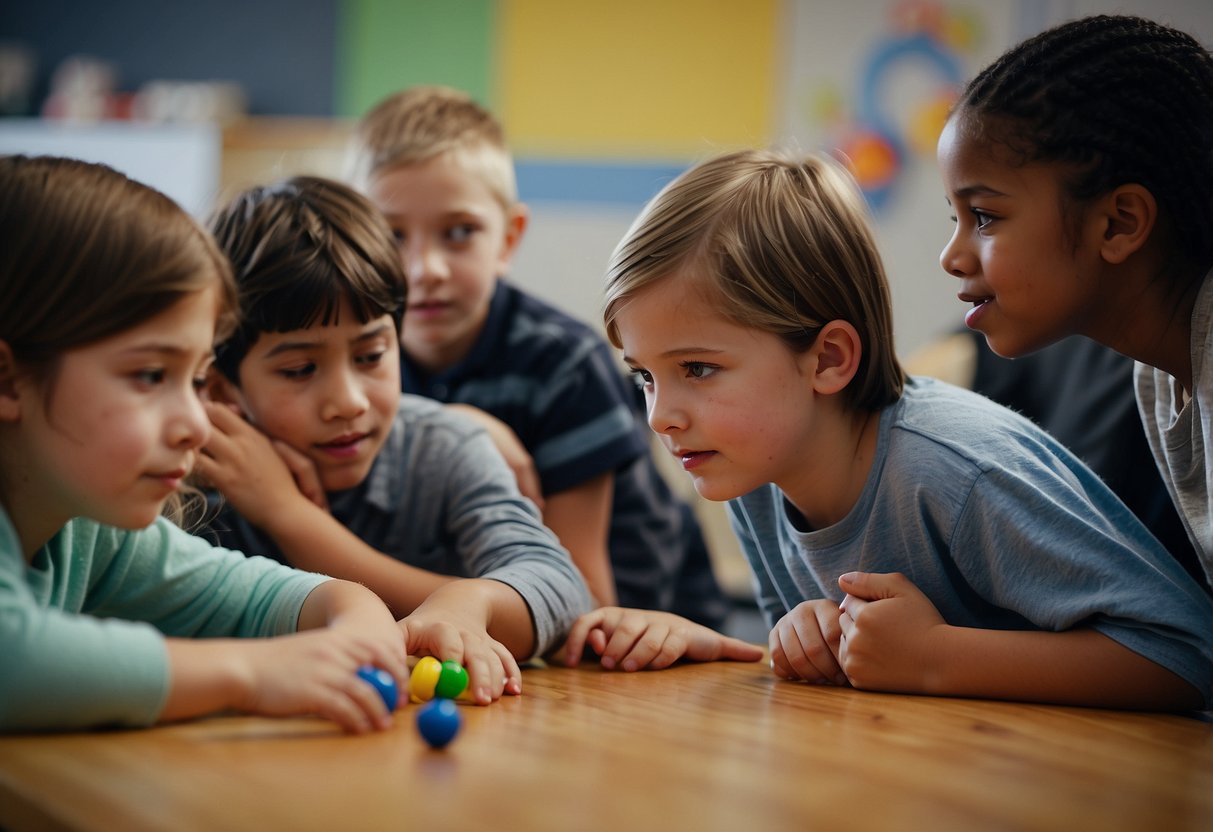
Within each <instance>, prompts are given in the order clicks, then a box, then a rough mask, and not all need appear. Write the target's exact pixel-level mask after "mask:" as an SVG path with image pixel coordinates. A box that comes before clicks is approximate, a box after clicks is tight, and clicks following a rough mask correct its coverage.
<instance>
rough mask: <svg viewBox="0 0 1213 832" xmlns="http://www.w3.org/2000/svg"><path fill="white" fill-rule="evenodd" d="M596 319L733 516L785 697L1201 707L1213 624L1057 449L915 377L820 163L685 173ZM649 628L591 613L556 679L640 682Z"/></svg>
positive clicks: (851, 192) (868, 250)
mask: <svg viewBox="0 0 1213 832" xmlns="http://www.w3.org/2000/svg"><path fill="white" fill-rule="evenodd" d="M604 319H605V323H606V326H607V331H608V334H609V335H610V337H611V339H612V341H613V342H614V343H615V344H616V345H617V346H618V347H620V348H621V349H622V350H623V356H624V360H625V361H626V363H627V364H628V365H629V366H630V367H632V369H633V371H634V372H635V373H636V376H637V377H638V379H639V380H640V382H641V383H642V385H643V387H644V392H645V397H646V401H647V404H648V419H649V424H650V426H651V427H652V428H653V430H654V431H656V432H657V433H658V435H659V436H660V437H661V441H662V443H663V444H664V445H665V447H666V448H667V450H668V452H669V453H671V454H672V455H673V456H674V457H675V458H676V459H677V460H678V461H679V463H680V464H681V465H682V467H683V468H684V469H685V470H686V472H687V474H688V475H689V476H690V477H691V479H692V481H693V482H694V484H695V488H696V490H697V491H698V492H699V493H700V494H701V495H703V496H704V497H706V498H708V499H711V500H721V501H728V503H729V512H730V516H731V519H732V522H733V527H734V530H735V532H736V534H737V536H738V539H739V540H740V542H741V545H742V548H743V550H744V551H745V553H746V556H747V558H748V559H749V562H750V566H751V571H752V574H753V578H754V583H755V586H756V588H757V594H758V599H759V604H760V606H761V609H762V611H763V613H764V614H765V616H766V619H767V622H768V624H769V625H770V626H771V628H772V629H771V634H770V639H769V647H770V654H771V661H772V667H773V669H774V671H775V673H776V675H778V676H780V677H782V678H786V679H798V680H804V681H807V682H810V683H815V684H829V685H851V686H854V687H857V688H863V689H869V690H886V691H900V692H907V693H923V694H934V695H948V696H973V697H987V698H999V699H1021V700H1031V701H1042V702H1057V703H1066V704H1076V705H1093V706H1105V707H1120V708H1146V709H1166V710H1171V709H1188V708H1202V707H1207V706H1208V703H1209V701H1210V696H1211V694H1213V634H1211V633H1210V629H1209V626H1208V622H1209V621H1210V620H1213V617H1211V616H1213V601H1210V599H1209V597H1208V596H1207V595H1206V594H1205V593H1204V592H1203V591H1202V590H1201V589H1200V587H1199V586H1197V584H1196V583H1195V582H1194V581H1193V580H1192V578H1191V577H1190V576H1189V575H1188V574H1186V573H1185V572H1184V570H1183V569H1182V568H1181V567H1180V566H1179V564H1178V563H1176V561H1175V560H1174V559H1173V558H1171V557H1170V556H1169V555H1167V553H1166V552H1165V551H1164V550H1163V549H1162V548H1161V546H1160V545H1159V544H1158V542H1157V541H1156V540H1155V539H1154V538H1153V537H1152V536H1151V535H1150V534H1149V533H1148V532H1147V531H1146V529H1145V528H1144V527H1143V526H1142V525H1141V523H1140V521H1138V520H1137V519H1136V518H1135V517H1134V516H1133V515H1132V513H1131V512H1129V511H1128V509H1126V508H1125V506H1124V504H1123V503H1121V502H1120V500H1119V499H1117V498H1116V497H1115V496H1114V495H1113V494H1112V492H1111V491H1110V490H1109V489H1108V488H1107V486H1105V485H1104V484H1103V483H1102V482H1101V481H1100V480H1099V478H1098V477H1096V476H1095V475H1094V474H1093V473H1092V472H1091V471H1090V470H1089V469H1088V468H1087V467H1086V466H1085V465H1083V464H1082V463H1081V462H1080V461H1079V460H1078V459H1077V458H1076V457H1074V456H1073V454H1071V453H1070V452H1069V451H1067V450H1066V449H1065V448H1063V447H1062V446H1061V445H1060V444H1058V443H1057V442H1056V441H1055V440H1054V439H1052V438H1051V437H1050V436H1049V435H1048V434H1046V433H1044V432H1043V431H1041V430H1040V429H1039V428H1037V427H1036V426H1035V425H1033V424H1032V423H1031V422H1029V421H1028V420H1026V419H1024V418H1022V417H1020V416H1018V415H1017V414H1015V413H1013V412H1011V411H1010V410H1007V409H1005V408H1003V407H1001V406H999V405H996V404H994V403H993V402H991V401H989V400H988V399H985V398H983V397H981V396H978V395H976V394H974V393H971V392H969V391H965V390H961V389H959V388H956V387H952V386H950V385H946V384H943V383H941V382H935V381H933V380H930V379H923V378H907V377H906V376H905V374H904V373H903V372H902V369H901V367H900V365H899V363H898V360H897V357H896V354H895V352H894V346H893V330H892V314H891V309H890V300H889V291H888V285H887V282H886V278H885V272H884V266H883V264H882V263H881V258H880V255H879V252H878V251H877V248H876V244H875V241H874V239H873V235H872V232H871V229H870V227H869V224H868V219H867V216H866V212H865V208H864V205H863V201H862V198H861V197H860V196H859V192H858V190H857V188H856V187H855V186H854V183H853V182H851V181H850V179H849V178H848V177H847V176H846V174H845V173H843V172H842V171H841V170H840V169H839V168H837V167H836V166H835V165H833V164H832V163H830V162H828V161H827V160H825V159H823V158H820V157H815V156H806V157H795V156H790V155H785V154H780V153H775V152H766V151H756V150H749V151H738V152H735V153H731V154H725V155H722V156H719V157H716V158H713V159H710V160H708V161H705V162H703V163H701V164H699V165H696V166H695V167H693V168H692V169H691V170H689V171H688V172H687V173H685V174H683V175H682V176H681V177H679V178H678V179H677V180H675V181H674V182H673V183H671V184H670V185H669V186H667V187H666V188H665V189H664V190H663V191H662V192H661V193H660V194H658V195H657V197H655V198H654V199H653V201H652V202H651V203H650V204H649V205H648V206H647V207H646V209H645V210H644V212H643V213H642V214H641V216H640V217H639V218H638V220H637V221H636V223H635V224H634V225H633V227H632V229H631V230H630V231H629V232H628V234H627V236H626V237H625V238H624V240H623V241H622V242H621V243H620V245H619V247H618V248H617V250H616V252H615V254H614V256H613V257H612V260H611V265H610V269H609V271H608V277H607V288H606V300H605V313H604ZM596 617H597V620H595V618H596ZM651 619H652V616H651V614H649V613H645V612H643V611H630V612H628V613H627V614H626V615H622V616H621V615H619V614H617V613H614V612H610V613H609V614H608V613H607V612H596V613H591V614H590V616H589V617H588V618H586V619H583V620H582V623H580V624H579V626H578V628H576V629H575V631H574V635H573V638H571V639H570V653H569V655H570V657H571V656H573V655H575V654H576V653H577V652H578V651H579V648H580V644H581V642H582V641H584V640H588V641H589V642H590V643H591V644H592V645H594V646H595V647H596V649H597V648H598V647H602V648H603V649H605V650H608V651H613V658H614V660H615V661H617V662H618V661H627V660H628V659H632V660H633V666H645V665H646V663H647V661H646V660H647V659H648V657H650V656H651V655H653V654H654V653H653V650H652V648H651V646H650V644H649V643H648V642H649V641H651V639H647V637H646V632H647V630H646V624H647V623H648V622H649V621H650V620H651ZM656 626H658V627H659V628H660V629H661V631H662V632H663V633H664V632H666V631H667V630H668V619H666V618H664V617H657V619H656ZM625 628H626V634H625V635H624V636H622V637H621V636H620V633H621V632H623V631H624V629H625ZM675 647H676V648H677V647H678V645H675ZM671 652H674V653H676V652H677V649H675V650H673V651H671ZM656 655H658V656H659V657H660V659H659V661H660V662H661V663H662V664H664V663H668V660H669V655H667V654H663V653H657V654H656Z"/></svg>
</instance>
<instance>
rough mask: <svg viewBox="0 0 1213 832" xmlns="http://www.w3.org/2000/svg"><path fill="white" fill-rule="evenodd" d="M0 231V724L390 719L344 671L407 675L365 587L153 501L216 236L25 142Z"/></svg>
mask: <svg viewBox="0 0 1213 832" xmlns="http://www.w3.org/2000/svg"><path fill="white" fill-rule="evenodd" d="M0 239H3V240H4V241H5V242H4V245H3V246H2V247H0V296H2V297H3V298H4V302H3V303H2V304H0V667H2V668H3V672H0V730H3V731H9V730H32V729H55V728H60V729H61V728H76V727H86V726H95V725H111V724H113V725H126V726H144V725H149V724H151V723H154V722H159V721H166V720H176V719H183V718H187V717H192V716H197V715H202V714H207V713H212V712H215V711H221V710H228V709H235V710H240V711H246V712H249V713H258V714H265V715H272V716H287V715H301V714H317V715H320V716H324V717H327V718H329V719H332V720H334V721H336V722H337V723H339V724H340V725H341V726H342V727H343V728H345V729H346V730H348V731H353V732H363V731H368V730H371V729H380V728H384V727H387V726H389V725H391V715H390V714H388V713H387V711H386V709H385V707H384V705H383V702H382V700H381V699H380V697H379V695H378V694H377V693H376V692H375V690H374V689H373V688H372V687H371V686H370V685H369V684H367V683H366V682H363V681H362V680H360V679H358V678H357V675H356V670H357V669H358V668H359V666H361V665H366V664H374V665H378V666H379V667H382V668H384V669H385V670H387V671H389V672H390V673H391V674H392V676H394V677H395V678H396V680H397V683H398V684H401V683H404V682H405V681H406V679H407V676H406V669H405V647H406V639H405V638H402V633H401V629H400V628H399V627H398V626H397V625H396V623H395V622H394V621H393V619H392V616H391V615H390V614H389V612H388V611H387V609H386V608H385V607H384V606H383V604H382V603H381V602H380V601H379V599H377V598H376V597H375V596H374V595H373V594H372V593H371V592H370V591H368V590H366V589H364V588H362V587H360V586H357V585H356V584H351V583H346V582H344V581H334V580H329V579H327V578H324V577H322V576H320V575H310V574H306V573H303V572H297V571H295V570H293V569H288V568H286V567H283V566H281V565H279V564H277V563H274V562H272V561H269V560H266V559H264V558H246V557H245V556H244V555H242V554H240V553H235V552H228V551H224V550H221V549H213V548H212V547H210V546H209V545H207V544H206V543H205V542H203V541H202V540H200V539H198V538H196V537H192V536H190V535H189V534H186V533H185V532H184V531H182V530H181V529H179V528H178V527H176V526H174V525H173V524H171V523H170V522H168V520H166V519H165V518H163V517H160V516H158V515H159V513H160V511H161V508H162V507H163V506H165V504H166V501H169V500H171V499H173V498H174V496H175V492H177V490H178V488H179V486H180V485H181V482H182V480H183V479H184V478H185V476H186V475H187V474H188V473H189V471H190V468H191V467H192V466H193V464H194V463H195V461H196V459H197V455H198V449H199V448H200V447H201V446H202V445H203V444H204V443H205V442H206V439H207V435H208V432H209V428H208V424H207V418H206V414H205V413H204V412H203V409H202V403H201V401H200V400H199V398H198V395H197V385H198V383H199V379H200V378H201V377H202V376H203V375H204V374H205V372H206V369H207V365H208V364H209V363H210V361H211V345H212V341H213V339H214V336H215V332H216V326H217V322H219V325H220V326H227V325H229V324H230V317H231V310H232V305H233V303H234V300H235V290H234V287H233V285H232V278H231V273H230V270H229V268H228V266H227V264H226V262H225V261H224V259H223V256H222V255H221V254H220V253H219V251H218V250H217V249H216V248H215V245H214V242H213V241H212V240H211V239H210V238H209V237H208V236H207V235H206V233H205V231H204V230H203V229H201V228H200V227H199V226H198V225H197V224H196V223H195V222H194V221H193V220H191V219H190V218H189V216H188V215H187V214H186V213H185V212H184V211H182V210H180V209H179V208H178V207H177V206H176V205H175V204H174V203H173V202H172V201H171V200H169V199H168V198H167V197H165V196H163V195H162V194H160V193H158V192H156V191H153V190H152V189H150V188H147V187H145V186H143V185H139V184H137V183H135V182H133V181H131V180H129V179H127V178H126V177H124V176H122V175H121V174H118V173H116V172H114V171H113V170H111V169H109V168H107V167H103V166H100V165H93V164H87V163H84V162H78V161H74V160H67V159H55V158H49V157H37V158H31V157H24V156H7V157H0ZM296 630H299V631H301V633H300V634H299V635H292V636H290V637H289V638H285V637H284V638H267V637H269V636H279V635H284V634H287V633H294V632H295V631H296ZM423 630H424V628H418V629H417V631H416V632H414V631H413V630H411V629H409V628H408V626H407V622H406V632H405V635H407V637H408V638H407V641H408V642H418V643H419V642H420V640H421V639H419V636H422V635H424V632H423ZM302 631H306V632H302ZM235 637H242V638H235Z"/></svg>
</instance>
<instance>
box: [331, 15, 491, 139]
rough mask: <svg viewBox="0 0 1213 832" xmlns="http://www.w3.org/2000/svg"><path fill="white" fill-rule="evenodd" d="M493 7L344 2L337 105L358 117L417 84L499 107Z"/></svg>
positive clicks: (342, 111)
mask: <svg viewBox="0 0 1213 832" xmlns="http://www.w3.org/2000/svg"><path fill="white" fill-rule="evenodd" d="M494 7H495V2H494V0H458V1H457V2H447V0H339V2H338V6H337V25H338V33H337V59H336V61H335V64H336V74H337V83H336V91H335V95H336V98H337V100H336V102H335V103H334V110H335V112H336V113H337V115H339V116H346V117H358V116H360V115H362V114H363V113H364V112H366V111H367V110H368V109H370V108H371V107H372V106H373V105H374V104H375V103H376V102H377V101H379V99H381V98H383V97H384V96H386V95H388V94H390V93H393V92H395V91H397V90H400V89H403V88H404V87H409V86H412V85H414V84H446V85H447V86H451V87H457V88H459V89H461V90H464V91H466V92H468V93H469V94H470V95H472V96H473V97H474V98H475V99H476V100H477V101H480V102H481V103H483V104H486V105H488V106H490V107H491V106H493V104H494V100H495V96H496V92H497V91H496V90H495V89H494V87H493V83H492V78H493V72H492V67H493V65H494V62H495V60H496V56H495V54H494V51H495V43H496V40H495V35H494V30H495V20H494V13H495V11H494Z"/></svg>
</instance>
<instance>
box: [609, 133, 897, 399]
mask: <svg viewBox="0 0 1213 832" xmlns="http://www.w3.org/2000/svg"><path fill="white" fill-rule="evenodd" d="M675 273H678V274H680V275H684V276H685V277H687V278H689V279H691V280H693V281H695V282H696V283H698V284H699V285H700V286H701V288H702V289H704V290H706V291H707V292H708V294H709V297H716V298H718V299H719V301H720V312H721V314H722V315H724V316H725V317H726V318H728V319H729V320H731V321H733V322H735V323H737V324H739V325H741V326H745V327H751V328H754V329H760V330H763V331H766V332H770V333H773V334H775V335H777V336H779V337H780V338H782V339H783V341H784V342H785V343H786V344H787V345H788V347H789V348H790V349H792V350H793V351H795V352H803V351H805V350H807V349H809V348H810V347H811V346H812V345H813V342H814V341H815V339H816V337H817V335H818V333H819V332H820V331H821V328H822V326H824V325H825V324H826V323H828V322H830V321H833V320H844V321H847V322H848V323H850V324H852V325H853V326H854V327H855V328H856V330H858V332H859V336H860V339H861V343H862V346H863V354H862V356H861V359H860V363H859V368H858V370H857V372H856V375H855V378H854V379H853V380H852V381H851V383H850V384H849V385H848V387H847V389H846V391H845V393H844V396H845V397H846V401H847V402H848V404H849V405H850V406H852V407H854V408H857V409H862V410H878V409H880V408H881V407H884V406H885V405H888V404H890V403H892V402H893V401H896V400H897V398H898V397H899V396H900V395H901V391H902V387H903V385H904V381H905V374H904V373H903V372H902V369H901V366H900V365H899V364H898V361H897V357H896V354H895V352H894V349H893V321H892V309H891V302H890V298H889V287H888V282H887V280H886V278H885V272H884V266H883V265H882V263H881V259H880V254H879V252H878V250H877V248H876V242H875V240H874V238H873V236H872V232H871V229H870V227H869V225H868V221H867V213H866V206H865V204H864V202H863V199H862V197H861V196H860V195H859V192H858V190H857V189H856V187H855V186H854V183H853V182H852V181H851V179H850V177H848V176H847V175H846V173H844V172H843V171H842V170H841V169H839V168H838V167H837V166H836V165H835V164H833V163H832V162H830V161H829V160H827V159H825V158H823V157H820V156H816V155H808V156H804V157H794V156H791V155H786V154H783V153H778V152H775V151H763V150H742V151H737V152H733V153H727V154H724V155H720V156H717V157H714V158H712V159H709V160H707V161H705V162H702V163H700V164H698V165H696V166H695V167H693V168H691V169H690V170H688V171H687V172H685V173H683V174H682V175H681V176H679V177H678V178H677V179H675V180H674V181H673V182H671V183H670V184H669V185H667V186H666V187H665V188H664V189H663V190H662V191H661V192H660V193H659V194H658V195H657V196H656V197H654V198H653V200H652V201H651V202H649V204H648V205H647V206H646V207H645V209H644V210H643V211H642V213H641V214H640V216H639V217H638V218H637V220H636V222H635V223H634V224H633V225H632V227H631V229H629V231H628V232H627V234H626V235H625V236H624V238H623V240H622V241H621V242H620V243H619V245H618V247H617V248H616V249H615V252H614V254H613V255H612V256H611V261H610V265H609V267H608V270H607V285H606V297H605V300H604V310H603V320H604V323H605V324H606V330H607V334H608V336H609V337H610V339H611V342H612V343H613V344H615V346H617V347H618V346H621V345H620V342H619V333H618V329H617V328H616V326H615V317H616V316H617V315H618V314H619V311H620V310H621V309H622V308H623V306H624V305H625V304H626V303H627V302H628V301H629V300H630V299H631V298H633V297H634V296H635V295H636V294H637V293H638V292H640V291H641V290H643V289H644V288H646V287H647V286H650V285H652V284H653V283H655V282H657V281H659V280H662V279H665V278H667V277H670V276H672V275H674V274H675Z"/></svg>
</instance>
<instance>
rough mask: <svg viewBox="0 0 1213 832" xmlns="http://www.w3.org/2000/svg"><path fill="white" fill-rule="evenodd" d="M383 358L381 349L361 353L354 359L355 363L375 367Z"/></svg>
mask: <svg viewBox="0 0 1213 832" xmlns="http://www.w3.org/2000/svg"><path fill="white" fill-rule="evenodd" d="M382 360H383V350H380V351H378V352H368V353H365V354H363V355H359V356H357V357H356V358H355V359H354V363H356V364H362V365H364V366H369V367H373V366H375V365H377V364H378V363H379V362H380V361H382Z"/></svg>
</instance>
